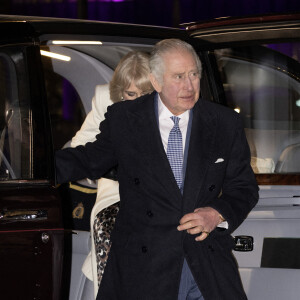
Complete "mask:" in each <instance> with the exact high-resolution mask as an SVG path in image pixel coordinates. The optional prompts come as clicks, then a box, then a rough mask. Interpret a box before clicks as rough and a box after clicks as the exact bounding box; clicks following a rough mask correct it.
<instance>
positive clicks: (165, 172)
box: [127, 93, 182, 203]
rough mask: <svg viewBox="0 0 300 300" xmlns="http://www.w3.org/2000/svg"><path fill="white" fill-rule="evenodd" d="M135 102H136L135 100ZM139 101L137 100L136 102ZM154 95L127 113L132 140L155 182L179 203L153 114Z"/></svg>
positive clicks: (178, 193) (176, 188)
mask: <svg viewBox="0 0 300 300" xmlns="http://www.w3.org/2000/svg"><path fill="white" fill-rule="evenodd" d="M136 101H137V100H136ZM138 101H139V100H138ZM155 102H156V100H155V93H154V94H151V95H150V96H148V97H146V98H145V99H143V100H142V101H139V103H137V105H136V106H134V108H133V109H132V110H129V111H128V112H127V114H128V119H129V124H130V127H131V131H132V134H133V138H134V139H135V140H136V141H137V144H138V148H139V149H140V151H141V153H139V154H138V155H141V156H142V157H143V159H144V162H145V167H147V168H148V169H149V170H151V172H152V173H153V174H152V176H154V178H157V182H158V183H159V184H161V185H162V186H163V188H164V189H166V193H168V194H169V195H170V197H172V198H173V199H177V201H176V202H177V203H178V202H179V203H181V201H182V195H181V193H180V189H179V188H178V186H177V183H176V180H175V178H174V175H173V172H172V169H171V167H170V164H169V160H168V158H167V155H166V152H165V150H164V147H163V144H162V140H161V135H160V132H159V127H158V120H157V116H156V113H155V105H156V103H155Z"/></svg>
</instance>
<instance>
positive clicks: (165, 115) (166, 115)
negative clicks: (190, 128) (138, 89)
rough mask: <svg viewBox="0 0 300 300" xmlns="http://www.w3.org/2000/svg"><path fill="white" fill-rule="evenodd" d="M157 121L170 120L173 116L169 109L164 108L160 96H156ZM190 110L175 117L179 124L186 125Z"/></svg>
mask: <svg viewBox="0 0 300 300" xmlns="http://www.w3.org/2000/svg"><path fill="white" fill-rule="evenodd" d="M157 98H158V101H157V104H158V119H159V120H170V118H171V117H172V116H174V115H173V114H172V113H171V112H170V111H169V109H168V108H167V107H166V106H165V104H164V103H163V102H162V100H161V98H160V95H159V94H158V97H157ZM189 112H190V110H186V111H185V112H184V113H182V114H181V115H178V116H177V117H179V118H180V120H181V121H180V124H181V125H183V124H185V123H188V121H189V116H190V114H189Z"/></svg>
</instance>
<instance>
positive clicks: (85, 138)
mask: <svg viewBox="0 0 300 300" xmlns="http://www.w3.org/2000/svg"><path fill="white" fill-rule="evenodd" d="M111 104H113V102H112V101H111V100H110V97H109V85H108V84H105V85H97V86H96V89H95V95H94V97H93V99H92V110H91V111H90V112H89V113H88V115H87V116H86V118H85V120H84V122H83V124H82V126H81V128H80V130H78V131H77V132H76V135H75V136H74V137H73V138H72V141H71V147H72V148H74V147H77V146H79V145H85V144H86V143H88V142H93V141H95V140H96V135H97V134H99V133H100V129H99V124H100V123H101V122H102V121H103V120H104V114H105V113H106V111H107V107H108V106H109V105H111Z"/></svg>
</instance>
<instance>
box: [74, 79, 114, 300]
mask: <svg viewBox="0 0 300 300" xmlns="http://www.w3.org/2000/svg"><path fill="white" fill-rule="evenodd" d="M111 104H113V102H112V100H111V99H110V96H109V85H108V84H106V85H97V86H96V89H95V96H94V97H93V100H92V110H91V111H90V112H89V114H88V115H87V116H86V119H85V121H84V122H83V124H82V126H81V128H80V130H79V131H78V132H77V133H76V135H75V136H74V137H73V138H72V141H71V147H73V148H74V147H76V146H79V145H85V144H86V143H88V142H93V141H95V140H96V135H97V134H99V133H100V130H99V124H100V123H101V122H102V121H103V120H104V114H105V113H106V111H107V107H108V106H109V105H111ZM118 201H120V195H119V183H118V182H117V181H113V180H110V179H106V178H101V179H99V180H98V190H97V199H96V202H95V205H94V207H93V210H92V212H91V217H90V227H91V228H93V225H94V219H95V216H96V215H97V214H98V213H99V212H100V211H101V210H102V209H104V208H106V207H108V206H110V205H112V204H114V203H116V202H118ZM82 272H83V273H84V274H85V275H86V277H87V278H89V279H90V280H91V281H93V282H94V297H95V298H96V295H97V292H98V281H97V261H96V251H95V244H94V236H93V234H91V252H90V253H89V255H88V256H87V258H86V260H85V262H84V264H83V266H82Z"/></svg>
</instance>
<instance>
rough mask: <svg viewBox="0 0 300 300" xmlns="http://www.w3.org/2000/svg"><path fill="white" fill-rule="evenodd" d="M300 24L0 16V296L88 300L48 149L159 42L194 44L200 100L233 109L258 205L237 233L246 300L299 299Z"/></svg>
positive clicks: (271, 19)
mask: <svg viewBox="0 0 300 300" xmlns="http://www.w3.org/2000/svg"><path fill="white" fill-rule="evenodd" d="M299 17H300V15H299V14H291V15H277V16H275V15H268V16H257V17H246V18H240V19H238V18H228V19H219V20H212V21H210V22H205V23H192V24H185V25H184V26H183V28H182V29H172V28H160V27H154V26H152V27H151V26H142V25H132V24H114V23H104V22H96V21H83V20H68V19H50V18H40V17H22V16H0V30H1V38H0V78H1V80H0V95H1V97H0V191H1V192H0V261H1V264H2V268H1V270H2V278H1V284H0V287H1V299H13V300H16V299H43V300H44V299H52V300H57V299H70V300H74V299H93V291H92V290H93V287H92V285H91V283H90V282H89V281H88V280H87V279H86V278H85V277H84V276H83V274H82V273H81V265H82V263H83V261H84V259H85V257H86V255H87V254H88V252H89V231H88V228H83V230H78V229H80V228H76V227H74V226H73V227H72V226H69V224H68V220H67V215H68V209H69V208H70V207H69V206H68V205H67V203H68V201H69V200H66V198H65V197H66V193H65V191H64V190H63V189H62V187H58V186H56V183H55V169H54V150H56V149H60V148H62V147H66V146H68V145H69V142H70V140H71V138H72V137H73V136H74V134H75V133H76V131H77V130H78V129H79V128H80V126H81V124H82V122H83V120H84V118H85V116H86V114H87V113H88V112H89V111H90V110H91V99H92V97H93V94H94V90H95V86H96V85H98V84H104V83H107V82H109V81H110V78H111V76H112V73H113V71H114V68H115V67H116V65H117V63H118V62H119V60H120V58H121V57H123V56H124V55H125V54H126V53H127V52H129V51H131V50H143V51H148V52H149V51H151V48H152V47H153V45H154V44H155V43H156V42H157V41H159V40H161V39H164V38H180V39H184V40H186V41H188V42H190V43H191V44H192V45H193V46H194V47H195V49H196V51H197V53H198V54H199V56H200V58H201V60H202V63H203V74H202V79H201V94H202V97H204V98H206V99H209V100H211V101H215V102H218V103H221V104H223V105H227V106H229V107H231V108H232V109H235V110H236V111H238V112H239V113H240V114H241V116H242V119H243V121H244V126H245V131H246V135H247V138H248V142H249V145H250V150H251V157H252V159H251V163H252V167H253V170H254V171H255V173H256V178H257V181H258V183H259V185H260V200H259V203H258V205H257V206H256V207H255V209H254V210H253V211H252V212H251V213H250V214H249V216H248V218H247V219H246V220H245V222H244V223H243V224H242V225H241V226H240V227H239V228H238V230H237V231H236V232H235V240H236V252H235V256H236V258H237V261H238V263H239V267H240V273H241V277H242V280H243V283H244V287H245V290H246V293H247V295H248V297H249V299H253V300H254V299H255V300H257V299H297V298H298V295H299V293H300V287H299V284H298V282H299V280H300V270H299V268H300V256H299V255H298V253H299V251H298V250H299V245H300V210H299V205H300V188H299V184H300V64H299V62H300V21H299ZM79 185H80V186H82V185H87V186H88V185H89V184H88V183H83V182H80V183H79ZM88 188H91V189H93V186H88ZM68 195H69V196H70V193H69V194H68ZM70 209H72V208H70ZM71 213H72V211H71ZM70 241H71V242H72V243H70ZM70 247H71V248H70Z"/></svg>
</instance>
